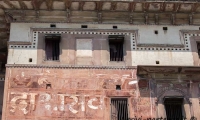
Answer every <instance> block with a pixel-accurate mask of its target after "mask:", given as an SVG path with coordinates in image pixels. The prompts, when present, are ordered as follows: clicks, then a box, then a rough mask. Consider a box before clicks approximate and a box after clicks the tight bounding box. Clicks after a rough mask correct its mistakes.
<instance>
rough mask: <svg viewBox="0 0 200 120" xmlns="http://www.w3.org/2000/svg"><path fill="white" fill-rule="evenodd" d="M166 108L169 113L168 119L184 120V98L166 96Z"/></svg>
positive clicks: (167, 113)
mask: <svg viewBox="0 0 200 120" xmlns="http://www.w3.org/2000/svg"><path fill="white" fill-rule="evenodd" d="M164 103H165V110H166V115H167V120H182V119H183V114H182V104H183V98H166V99H165V101H164Z"/></svg>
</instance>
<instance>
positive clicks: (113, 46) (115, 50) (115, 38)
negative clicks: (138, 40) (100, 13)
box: [108, 35, 124, 61]
mask: <svg viewBox="0 0 200 120" xmlns="http://www.w3.org/2000/svg"><path fill="white" fill-rule="evenodd" d="M108 39H109V48H110V61H123V60H124V54H123V43H124V36H122V35H110V36H109V37H108Z"/></svg>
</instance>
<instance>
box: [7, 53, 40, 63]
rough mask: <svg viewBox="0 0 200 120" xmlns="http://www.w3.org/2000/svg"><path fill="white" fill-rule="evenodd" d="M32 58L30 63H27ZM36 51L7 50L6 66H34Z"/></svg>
mask: <svg viewBox="0 0 200 120" xmlns="http://www.w3.org/2000/svg"><path fill="white" fill-rule="evenodd" d="M29 58H32V62H29ZM36 62H37V50H36V49H9V50H8V60H7V64H36Z"/></svg>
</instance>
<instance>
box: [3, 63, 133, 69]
mask: <svg viewBox="0 0 200 120" xmlns="http://www.w3.org/2000/svg"><path fill="white" fill-rule="evenodd" d="M6 67H7V68H57V69H59V68H64V69H136V68H137V66H88V65H28V64H18V65H16V64H6Z"/></svg>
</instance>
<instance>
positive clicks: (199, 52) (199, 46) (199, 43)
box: [197, 42, 200, 58]
mask: <svg viewBox="0 0 200 120" xmlns="http://www.w3.org/2000/svg"><path fill="white" fill-rule="evenodd" d="M197 52H198V55H199V58H200V42H197Z"/></svg>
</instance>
